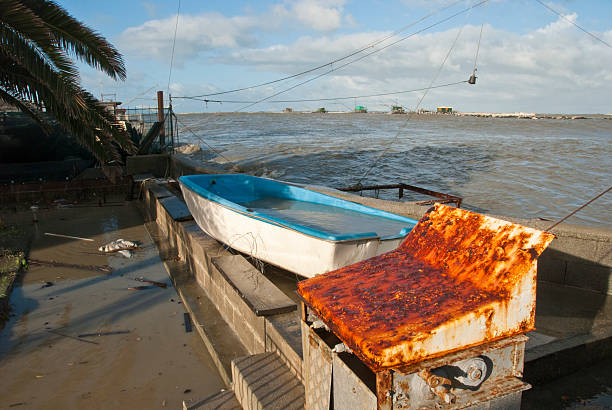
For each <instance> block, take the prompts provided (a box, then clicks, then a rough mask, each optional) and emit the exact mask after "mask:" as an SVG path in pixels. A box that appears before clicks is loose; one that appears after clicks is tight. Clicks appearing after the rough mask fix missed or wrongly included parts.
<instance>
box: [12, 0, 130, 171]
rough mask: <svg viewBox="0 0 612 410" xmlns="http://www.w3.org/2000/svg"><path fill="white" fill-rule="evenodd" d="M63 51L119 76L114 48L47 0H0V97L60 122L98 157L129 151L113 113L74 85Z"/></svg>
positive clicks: (40, 117)
mask: <svg viewBox="0 0 612 410" xmlns="http://www.w3.org/2000/svg"><path fill="white" fill-rule="evenodd" d="M68 54H71V55H73V56H75V57H76V58H79V59H80V60H82V61H84V62H86V63H87V64H89V65H91V66H93V67H95V68H98V69H100V70H102V71H104V72H105V73H106V74H108V75H109V76H110V77H112V78H121V79H124V78H125V67H124V64H123V60H122V57H121V55H120V54H119V52H118V51H117V50H116V49H115V48H114V47H113V46H112V45H111V44H110V43H108V42H107V41H106V40H105V39H104V38H103V37H102V36H100V35H99V34H98V33H96V32H95V31H93V30H91V29H90V28H88V27H86V26H85V25H83V24H82V23H80V22H79V21H77V20H76V19H74V18H73V17H72V16H70V15H69V14H68V13H67V12H66V11H65V10H64V9H63V8H61V7H60V6H58V5H57V4H56V3H54V2H53V1H49V0H0V99H2V100H4V101H6V102H7V103H9V104H12V105H14V106H16V107H18V108H20V109H21V110H22V111H24V112H25V113H27V114H29V115H30V116H31V117H32V118H34V119H35V120H36V121H37V122H38V123H39V124H41V125H43V126H46V127H47V129H48V124H45V123H46V122H45V119H44V118H43V115H42V111H41V109H40V108H37V106H38V107H44V108H45V110H46V112H47V113H48V114H51V115H52V116H53V117H54V118H55V120H56V121H57V122H58V123H60V124H61V125H62V126H63V127H64V128H65V129H66V131H67V132H68V133H69V134H71V135H72V136H73V137H75V139H76V140H77V141H78V142H79V143H80V144H81V145H83V146H84V147H85V148H87V149H88V150H89V151H90V152H91V153H92V154H94V156H95V157H96V158H98V159H99V160H100V162H102V163H104V162H105V161H108V160H110V159H114V158H118V157H119V149H121V150H124V151H126V152H128V153H133V152H135V147H134V144H133V143H132V140H131V139H130V137H129V135H128V133H127V132H126V131H125V129H123V127H121V126H120V125H119V123H118V122H117V120H116V118H115V117H114V116H113V115H111V114H110V113H109V112H108V111H107V110H106V108H105V107H104V106H103V105H102V104H101V103H100V102H99V101H98V100H97V99H96V98H94V97H93V96H92V95H91V94H90V93H89V92H87V91H86V90H84V89H82V88H81V86H80V85H79V83H80V81H79V76H78V70H77V69H76V66H75V65H74V63H73V61H72V60H71V59H70V58H69V57H68Z"/></svg>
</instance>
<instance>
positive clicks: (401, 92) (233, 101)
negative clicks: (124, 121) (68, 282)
mask: <svg viewBox="0 0 612 410" xmlns="http://www.w3.org/2000/svg"><path fill="white" fill-rule="evenodd" d="M465 82H466V81H456V82H454V83H447V84H438V85H435V86H432V87H429V88H442V87H449V86H452V85H457V84H461V83H465ZM426 89H427V88H415V89H412V90H404V91H394V92H390V93H379V94H369V95H353V96H350V97H325V98H304V99H298V100H272V101H268V102H269V103H298V102H314V101H336V100H352V99H355V98H373V97H384V96H388V95H397V94H406V93H413V92H417V91H425V90H426ZM174 99H188V100H194V101H202V102H206V103H209V102H210V103H221V104H222V103H226V104H254V103H255V102H254V101H243V100H209V99H200V98H195V97H174Z"/></svg>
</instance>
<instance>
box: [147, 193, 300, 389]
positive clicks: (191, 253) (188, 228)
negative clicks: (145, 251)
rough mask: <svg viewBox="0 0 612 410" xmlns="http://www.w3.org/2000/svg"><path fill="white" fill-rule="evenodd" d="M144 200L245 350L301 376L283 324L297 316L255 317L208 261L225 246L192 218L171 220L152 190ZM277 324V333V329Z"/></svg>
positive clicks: (297, 357)
mask: <svg viewBox="0 0 612 410" xmlns="http://www.w3.org/2000/svg"><path fill="white" fill-rule="evenodd" d="M143 202H144V207H145V211H146V212H147V213H149V218H150V219H151V220H155V221H156V223H157V225H158V226H159V228H160V230H161V231H162V232H163V233H164V234H165V235H166V236H167V237H168V241H169V243H170V245H171V246H172V247H173V248H175V249H176V251H177V252H178V257H179V258H180V259H181V260H182V261H184V262H186V263H187V265H188V266H189V268H190V272H191V274H192V275H193V276H194V278H195V280H196V282H197V283H198V285H199V286H200V287H201V288H202V289H203V290H204V292H205V293H206V296H207V297H208V298H209V299H210V300H211V301H212V302H213V303H214V305H215V306H216V308H217V310H218V311H219V313H220V314H221V316H222V318H223V320H225V321H226V322H227V323H228V324H229V325H230V327H231V328H232V329H233V330H234V332H235V333H236V334H237V336H238V337H239V339H240V341H241V342H242V343H243V345H244V346H245V348H246V349H247V350H248V352H249V353H250V354H258V353H264V352H275V353H276V354H277V355H278V356H279V357H280V358H281V360H282V361H283V362H284V363H285V364H286V365H287V367H289V368H290V370H291V372H292V373H293V374H295V375H296V376H298V377H299V378H300V379H301V368H302V365H301V363H302V362H301V360H302V359H301V351H296V348H295V346H294V347H291V346H290V345H289V343H288V341H287V340H286V339H285V336H284V335H283V326H289V327H291V326H292V325H293V326H294V327H295V324H293V323H292V322H291V317H293V316H296V315H293V316H291V317H289V318H288V319H287V317H288V316H287V315H292V314H281V315H273V316H268V317H264V316H257V315H256V314H255V313H254V312H253V310H252V309H251V307H249V305H248V304H247V303H246V301H245V300H244V299H243V298H242V297H241V296H240V295H239V294H238V293H237V291H236V290H235V289H234V287H233V286H232V285H231V284H230V283H229V282H228V281H227V280H226V278H225V277H224V276H223V275H222V274H221V273H220V272H219V270H218V269H217V268H216V267H215V266H214V264H213V263H212V262H211V261H212V259H213V258H216V257H221V256H229V255H230V253H229V252H228V251H227V250H226V249H225V248H224V246H223V245H222V244H220V243H219V242H217V241H216V240H215V239H213V238H211V237H210V236H208V235H207V234H206V233H204V232H203V231H202V230H201V229H200V228H199V227H198V226H197V224H196V223H195V221H185V222H177V221H175V220H173V219H172V217H171V216H170V215H169V214H168V213H167V212H166V210H165V208H164V207H163V206H162V205H161V204H160V203H159V201H157V200H156V198H155V196H154V195H153V194H152V193H151V191H149V190H145V193H144V195H143ZM277 316H278V317H281V319H280V320H279V319H278V318H277ZM296 318H297V316H296ZM297 326H299V324H298V325H297ZM279 327H280V328H281V331H280V332H279V331H278V330H277V329H278V328H279ZM285 333H286V332H285ZM300 350H301V349H300Z"/></svg>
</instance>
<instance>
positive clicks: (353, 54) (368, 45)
mask: <svg viewBox="0 0 612 410" xmlns="http://www.w3.org/2000/svg"><path fill="white" fill-rule="evenodd" d="M461 1H463V0H456V1H454V2H452V3H450V4H448V5H446V6H443V7H440V8H438V9H437V10H434V11H432V12H430V13H429V14H427V15H425V16H423V17H421V18H420V19H418V20H415V21H414V22H412V23H410V24H408V25H406V26H404V27H402V28H400V29H398V30H395V31H394V32H393V33H391V34H388V35H387V36H385V37H382V38H380V39H378V40H375V41H373V42H372V43H369V44H367V45H365V46H362V47H361V48H358V49H355V50H353V51H351V52H350V53H349V54H347V55H345V56H343V57H340V58H337V59H335V60H332V61H330V62H328V63H325V64H321V65H319V66H316V67H313V68H310V69H308V70H304V71H302V72H299V73H297V74H292V75H289V76H286V77H282V78H279V79H276V80H272V81H267V82H264V83H260V84H255V85H251V86H248V87H241V88H236V89H233V90H228V91H219V92H215V93H209V94H201V95H194V96H192V97H212V96H215V95H222V94H230V93H235V92H238V91H245V90H252V89H254V88H259V87H264V86H266V85H270V84H275V83H278V82H281V81H285V80H290V79H292V78H296V77H299V76H302V75H304V74H309V73H312V72H314V71H317V70H319V69H321V68H324V67H327V66H332V65H333V64H336V63H339V62H340V61H344V60H346V59H347V58H351V57H353V56H355V55H357V54H359V53H361V52H363V51H365V50H367V49H369V48H373V47H374V46H377V45H378V44H380V43H383V42H385V41H387V40H388V39H390V38H392V37H395V36H396V35H398V34H399V33H401V32H403V31H406V30H407V29H409V28H410V27H412V26H414V25H416V24H418V23H420V22H422V21H424V20H427V19H428V18H429V17H431V16H433V15H435V14H438V13H440V12H441V11H443V10H446V9H448V8H451V7H452V6H454V5H456V4H457V3H460V2H461Z"/></svg>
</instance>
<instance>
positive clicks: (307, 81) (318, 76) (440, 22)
mask: <svg viewBox="0 0 612 410" xmlns="http://www.w3.org/2000/svg"><path fill="white" fill-rule="evenodd" d="M487 1H488V0H482V1H480V2H478V3H476V4H475V5H473V6H470V7H467V8H465V9H463V10H461V11H459V12H457V13H455V14H453V15H451V16H449V17H446V18H445V19H442V20H440V21H438V22H436V23H433V24H430V25H429V26H427V27H425V28H423V29H420V30H418V31H415V32H414V33H412V34H409V35H407V36H405V37H402V38H400V39H399V40H396V41H394V42H392V43H390V44H387V45H386V46H384V47H381V48H379V49H377V50H374V51H372V52H370V53H367V54H365V55H362V56H360V57H358V58H356V59H354V60H351V61H348V62H346V63H344V64H342V65H340V66H338V67H335V68H331V69H330V70H328V71H326V72H324V73H321V74H319V75H317V76H315V77H312V78H309V79H308V80H305V81H302V82H301V83H298V84H295V85H293V86H291V87H288V88H286V89H284V90H281V91H279V92H276V93H274V94H271V95H269V96H267V97H265V98H262V99H260V100H257V101H255V102H253V103H250V104H248V105H246V106H244V107H241V108H239V109H238V110H236V111H243V110H246V109H247V108H250V107H252V106H254V105H256V104H259V103H262V102H264V101H267V100H269V99H270V98H273V97H276V96H277V95H280V94H283V93H286V92H287V91H291V90H293V89H294V88H297V87H299V86H302V85H304V84H307V83H309V82H312V81H314V80H317V79H319V78H321V77H323V76H325V75H327V74H329V73H332V72H334V71H337V70H340V69H342V68H344V67H346V66H348V65H350V64H353V63H356V62H357V61H361V60H363V59H364V58H366V57H369V56H371V55H372V54H376V53H380V52H381V51H383V50H385V49H387V48H389V47H392V46H394V45H395V44H397V43H399V42H401V41H404V40H407V39H409V38H410V37H413V36H415V35H417V34H420V33H422V32H424V31H426V30H429V29H430V28H433V27H435V26H438V25H440V24H442V23H445V22H447V21H449V20H451V19H453V18H455V17H457V16H459V15H461V14H463V13H465V12H468V11H471V10H473V9H474V8H476V7H479V6H481V5H483V4H485V3H486V2H487Z"/></svg>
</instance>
